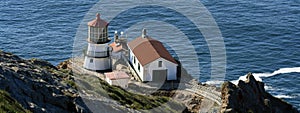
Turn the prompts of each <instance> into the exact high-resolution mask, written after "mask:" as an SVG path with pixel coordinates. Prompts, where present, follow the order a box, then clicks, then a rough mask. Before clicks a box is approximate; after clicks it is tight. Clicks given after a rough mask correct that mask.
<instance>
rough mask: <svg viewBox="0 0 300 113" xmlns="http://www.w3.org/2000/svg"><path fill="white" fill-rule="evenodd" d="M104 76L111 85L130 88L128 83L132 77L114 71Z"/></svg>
mask: <svg viewBox="0 0 300 113" xmlns="http://www.w3.org/2000/svg"><path fill="white" fill-rule="evenodd" d="M104 75H105V80H106V82H107V83H108V84H109V85H115V86H120V87H122V88H127V87H128V82H129V80H130V77H129V76H128V74H126V73H125V72H123V71H114V72H108V73H104Z"/></svg>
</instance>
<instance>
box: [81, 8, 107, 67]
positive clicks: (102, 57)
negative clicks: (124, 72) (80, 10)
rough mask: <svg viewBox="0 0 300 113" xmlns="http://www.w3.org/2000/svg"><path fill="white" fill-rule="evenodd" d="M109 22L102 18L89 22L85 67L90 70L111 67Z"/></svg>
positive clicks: (97, 16)
mask: <svg viewBox="0 0 300 113" xmlns="http://www.w3.org/2000/svg"><path fill="white" fill-rule="evenodd" d="M107 27H108V23H107V22H106V21H104V20H102V19H101V18H100V14H99V13H97V15H96V19H94V20H92V21H90V22H88V39H87V41H88V48H87V51H86V54H85V58H84V64H83V67H84V68H86V69H89V70H95V71H103V70H110V69H111V67H112V66H111V58H110V51H111V49H110V47H109V45H108V42H109V41H110V39H109V38H108V31H107Z"/></svg>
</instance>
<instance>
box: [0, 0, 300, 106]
mask: <svg viewBox="0 0 300 113" xmlns="http://www.w3.org/2000/svg"><path fill="white" fill-rule="evenodd" d="M98 2H99V1H97V0H90V1H86V0H30V1H29V0H18V1H17V0H10V1H7V0H5V1H1V2H0V49H1V50H4V51H7V52H12V53H14V54H16V55H19V56H21V57H22V58H26V59H29V58H40V59H44V60H47V61H49V62H51V63H52V64H54V65H57V64H58V63H59V62H62V61H64V60H66V59H68V58H70V57H72V55H74V48H76V46H78V47H81V49H82V48H84V47H85V46H86V42H85V38H86V34H87V33H86V29H87V28H86V22H87V21H89V20H92V19H93V18H94V15H95V14H94V13H91V12H92V11H91V10H90V9H91V8H93V7H94V5H95V4H96V3H98ZM100 2H101V1H100ZM200 2H201V3H202V4H203V5H204V6H205V8H206V10H208V11H209V12H210V14H211V16H212V17H213V19H214V21H215V22H216V24H217V25H218V27H219V29H220V31H221V34H222V39H223V40H224V47H225V48H224V49H225V50H226V67H225V69H226V70H225V71H226V73H225V80H228V81H232V82H235V81H236V80H238V79H239V78H240V76H244V75H246V74H247V73H248V72H252V73H253V74H254V75H255V76H256V78H257V80H261V81H263V82H264V83H265V85H266V86H265V88H266V90H267V91H268V92H270V93H271V94H272V95H274V96H276V97H279V98H282V99H283V100H286V101H287V102H289V103H291V104H293V106H295V107H297V108H298V110H300V84H299V83H300V57H299V56H300V51H299V50H300V18H299V17H300V2H297V1H284V0H277V1H255V0H250V1H242V0H238V1H233V0H230V1H222V2H217V1H209V0H203V1H200ZM112 6H115V7H120V6H119V3H113V4H112ZM180 7H181V8H182V9H189V6H185V5H183V6H180ZM114 9H115V8H112V9H109V10H114ZM102 13H104V14H105V12H102ZM140 15H143V19H139V18H140V17H139V16H140ZM102 16H103V18H109V17H106V16H107V15H102ZM90 17H91V18H90ZM145 18H146V19H145ZM88 19H89V20H88ZM147 19H149V20H154V21H150V22H146V23H143V21H149V20H147ZM182 20H185V17H184V16H178V14H177V13H176V11H175V12H174V11H172V10H170V9H168V8H164V7H161V6H143V7H142V6H141V7H137V8H133V9H130V11H127V12H126V11H125V12H122V13H121V14H120V15H119V16H118V17H116V18H112V19H111V21H110V27H109V30H110V31H109V32H110V34H109V35H110V37H112V36H113V32H114V31H115V30H118V31H124V32H125V33H126V34H128V38H129V40H131V39H133V38H135V36H136V37H137V36H139V33H140V30H141V28H142V27H147V29H149V35H151V33H152V34H153V35H151V36H153V37H154V38H156V39H158V40H160V41H162V42H163V43H164V44H165V46H166V47H167V48H168V50H169V51H170V52H171V54H172V55H173V56H174V57H176V58H177V59H179V60H180V61H181V62H182V63H183V64H184V65H183V66H184V67H185V68H186V69H187V71H188V72H189V73H190V74H191V75H192V76H193V77H195V78H198V79H199V81H200V82H205V83H214V82H218V81H210V74H211V70H212V69H211V66H212V61H211V57H212V55H211V53H210V52H211V50H210V48H209V47H208V44H207V40H206V39H205V38H204V37H203V36H201V33H199V32H196V31H195V29H193V28H192V27H193V25H191V22H189V21H184V22H181V21H182ZM160 21H163V22H160ZM164 23H174V24H175V25H176V26H175V27H177V28H179V29H175V28H174V26H162V24H164ZM148 24H149V25H148ZM150 25H153V26H150ZM155 25H156V26H155ZM157 27H159V28H160V29H157V30H156V28H157ZM164 27H166V30H164V29H163V28H164ZM168 27H170V28H172V27H173V28H174V30H173V29H171V30H173V32H172V31H171V32H170V31H167V28H168ZM153 29H155V30H153ZM162 29H163V30H162ZM169 30H170V29H169ZM180 31H184V33H180ZM159 33H161V34H159ZM168 34H170V35H168ZM172 37H173V38H172ZM174 37H175V38H174ZM180 37H185V38H180ZM186 37H187V38H186ZM187 39H188V40H189V41H187V42H186V40H187ZM187 45H192V46H191V47H189V46H187ZM180 48H181V49H180ZM77 49H78V48H77ZM81 49H80V48H79V49H78V50H75V51H76V52H75V53H80V51H82V50H81ZM189 53H190V54H189ZM192 53H193V54H192ZM194 55H196V57H194ZM195 61H196V62H195ZM240 79H242V77H241V78H240Z"/></svg>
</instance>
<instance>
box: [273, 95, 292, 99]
mask: <svg viewBox="0 0 300 113" xmlns="http://www.w3.org/2000/svg"><path fill="white" fill-rule="evenodd" d="M275 97H276V98H294V97H292V96H289V95H276V96H275Z"/></svg>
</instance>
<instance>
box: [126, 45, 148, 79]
mask: <svg viewBox="0 0 300 113" xmlns="http://www.w3.org/2000/svg"><path fill="white" fill-rule="evenodd" d="M129 53H130V55H129V62H130V63H131V64H132V65H133V68H134V70H135V71H136V72H137V74H138V75H139V76H140V78H141V80H142V81H145V79H146V78H145V76H144V67H143V66H142V65H141V64H140V62H139V61H138V59H137V58H136V57H135V55H134V54H133V52H132V51H131V49H130V48H129ZM133 59H135V63H134V62H133ZM138 64H140V71H139V70H138Z"/></svg>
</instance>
